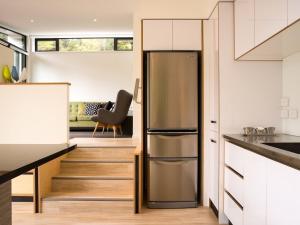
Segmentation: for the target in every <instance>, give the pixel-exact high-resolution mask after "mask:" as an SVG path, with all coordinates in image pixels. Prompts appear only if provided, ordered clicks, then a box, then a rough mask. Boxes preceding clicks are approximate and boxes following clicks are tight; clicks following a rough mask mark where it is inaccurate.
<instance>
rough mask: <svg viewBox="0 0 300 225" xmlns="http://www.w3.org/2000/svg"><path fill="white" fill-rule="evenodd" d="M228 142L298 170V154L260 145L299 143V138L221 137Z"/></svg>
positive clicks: (228, 135) (229, 135)
mask: <svg viewBox="0 0 300 225" xmlns="http://www.w3.org/2000/svg"><path fill="white" fill-rule="evenodd" d="M223 137H224V138H225V139H227V140H228V141H229V142H231V143H233V144H236V145H239V146H240V147H242V148H245V149H248V150H250V151H252V152H255V153H257V154H260V155H262V156H265V157H267V158H269V159H272V160H275V161H277V162H280V163H282V164H285V165H287V166H290V167H293V168H295V169H298V170H300V154H297V153H293V152H289V151H285V150H282V149H279V148H275V147H271V146H268V145H264V144H262V143H278V142H280V143H287V142H288V143H295V142H297V143H298V142H299V143H300V137H298V136H293V135H286V134H277V135H275V136H243V135H241V134H226V135H223Z"/></svg>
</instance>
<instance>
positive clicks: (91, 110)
mask: <svg viewBox="0 0 300 225" xmlns="http://www.w3.org/2000/svg"><path fill="white" fill-rule="evenodd" d="M85 105H86V107H85V114H86V115H90V116H92V115H96V114H97V112H98V109H100V107H101V104H100V103H85Z"/></svg>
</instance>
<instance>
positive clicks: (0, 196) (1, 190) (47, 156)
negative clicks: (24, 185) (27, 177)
mask: <svg viewBox="0 0 300 225" xmlns="http://www.w3.org/2000/svg"><path fill="white" fill-rule="evenodd" d="M75 148H76V145H75V144H0V215H1V216H0V225H11V224H12V219H11V215H12V213H11V208H12V207H11V179H13V178H15V177H17V176H19V175H21V174H23V173H25V172H28V171H29V170H32V169H35V168H37V167H39V166H41V165H43V164H45V163H47V162H49V161H51V160H54V159H56V158H58V157H60V156H62V155H64V154H66V153H68V152H70V151H72V150H74V149H75ZM36 184H37V182H36ZM35 199H38V192H35ZM38 202H39V201H35V207H36V210H37V208H38Z"/></svg>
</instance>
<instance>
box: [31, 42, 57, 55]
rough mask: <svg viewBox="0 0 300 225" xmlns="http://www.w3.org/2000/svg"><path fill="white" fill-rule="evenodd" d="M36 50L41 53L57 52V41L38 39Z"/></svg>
mask: <svg viewBox="0 0 300 225" xmlns="http://www.w3.org/2000/svg"><path fill="white" fill-rule="evenodd" d="M35 49H36V50H37V51H39V52H49V51H57V50H58V45H57V39H36V41H35Z"/></svg>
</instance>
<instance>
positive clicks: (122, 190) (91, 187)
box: [52, 177, 134, 196]
mask: <svg viewBox="0 0 300 225" xmlns="http://www.w3.org/2000/svg"><path fill="white" fill-rule="evenodd" d="M133 190H134V181H133V179H130V178H129V179H121V180H116V179H103V178H102V179H97V177H93V179H88V178H87V177H85V178H76V177H75V178H74V177H54V178H53V179H52V192H65V193H70V192H76V193H81V194H82V195H84V194H85V193H97V194H101V195H106V196H107V195H109V196H115V195H127V196H129V195H130V196H131V195H133Z"/></svg>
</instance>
